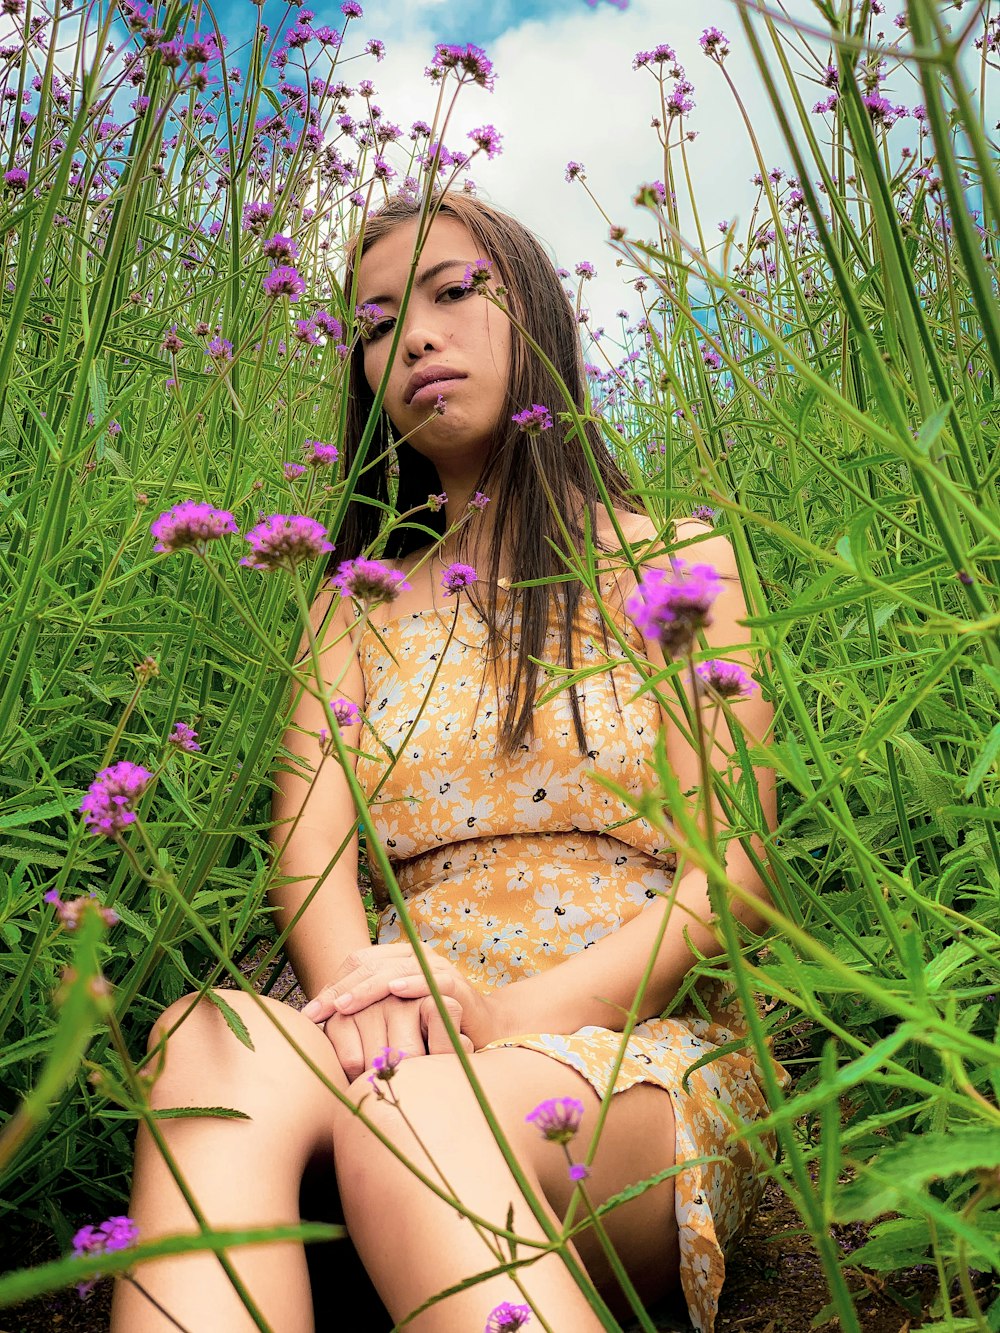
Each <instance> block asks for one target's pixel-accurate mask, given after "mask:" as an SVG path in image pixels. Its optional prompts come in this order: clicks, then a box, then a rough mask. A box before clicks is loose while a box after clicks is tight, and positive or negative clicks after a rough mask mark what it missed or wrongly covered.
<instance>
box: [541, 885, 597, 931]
mask: <svg viewBox="0 0 1000 1333" xmlns="http://www.w3.org/2000/svg"><path fill="white" fill-rule="evenodd" d="M534 897H535V902H536V903H538V906H539V908H540V909H541V910H540V911H538V912H536V913H535V917H534V919H535V923H536V925H538V926H539V927H540V928H541V929H542V930H561V931H564V932H565V931H572V930H574V929H575V928H576V927H577V926H582V925H583V924H584V923H585V922H587V921H589V920H590V913H589V912H588V911H587V910H586V909H585V908H583V907H580V906H578V905H577V904H576V903H575V902H574V901H573V890H572V889H561V888H560V887H559V885H558V884H545V885H543V886H542V887H541V888H539V889H536V890H535V894H534Z"/></svg>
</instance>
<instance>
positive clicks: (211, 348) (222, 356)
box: [205, 338, 233, 365]
mask: <svg viewBox="0 0 1000 1333" xmlns="http://www.w3.org/2000/svg"><path fill="white" fill-rule="evenodd" d="M205 355H206V356H210V357H211V358H212V360H213V361H218V362H219V363H220V364H221V365H224V364H225V363H226V362H227V361H232V359H233V344H232V343H231V342H230V341H229V339H228V338H213V339H212V341H211V342H210V343H209V344H208V346H207V347H206V348H205Z"/></svg>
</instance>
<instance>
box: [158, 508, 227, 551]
mask: <svg viewBox="0 0 1000 1333" xmlns="http://www.w3.org/2000/svg"><path fill="white" fill-rule="evenodd" d="M149 531H150V533H151V534H152V535H153V536H154V537H155V538H156V543H155V545H154V546H153V550H154V551H166V552H168V553H172V552H174V551H195V552H196V553H197V554H199V555H204V554H205V551H206V550H207V549H208V543H209V542H214V541H218V539H219V538H220V537H225V536H226V535H227V534H228V533H233V532H239V528H237V526H236V520H235V519H234V518H233V516H232V514H231V513H230V512H229V510H228V509H216V508H215V506H214V505H210V504H202V503H199V502H198V501H197V500H182V501H181V502H180V504H176V505H174V506H173V508H172V509H168V510H167V511H166V512H165V513H163V514H161V515H160V516H159V518H155V519H154V520H153V522H152V523H151V524H150V525H149Z"/></svg>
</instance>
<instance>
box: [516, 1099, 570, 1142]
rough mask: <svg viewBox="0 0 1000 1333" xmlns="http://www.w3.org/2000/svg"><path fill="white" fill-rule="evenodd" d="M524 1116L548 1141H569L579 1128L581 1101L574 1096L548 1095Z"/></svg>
mask: <svg viewBox="0 0 1000 1333" xmlns="http://www.w3.org/2000/svg"><path fill="white" fill-rule="evenodd" d="M524 1118H525V1120H526V1122H527V1123H528V1124H529V1125H535V1126H536V1127H537V1128H538V1130H539V1131H540V1132H541V1134H542V1137H543V1138H546V1139H548V1140H549V1141H550V1142H552V1143H569V1141H570V1139H572V1138H573V1137H574V1136H575V1135H576V1131H577V1130H578V1129H579V1128H580V1121H581V1120H582V1119H583V1102H581V1101H578V1100H577V1099H576V1098H575V1097H550V1098H549V1099H548V1100H547V1101H544V1102H539V1104H538V1105H537V1106H536V1107H535V1109H534V1110H533V1111H529V1112H528V1114H527V1115H526V1116H525V1117H524Z"/></svg>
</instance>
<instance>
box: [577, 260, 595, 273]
mask: <svg viewBox="0 0 1000 1333" xmlns="http://www.w3.org/2000/svg"><path fill="white" fill-rule="evenodd" d="M576 276H577V277H578V278H596V277H597V269H596V268H594V266H593V264H592V263H591V262H590V260H589V259H581V260H580V262H579V264H577V266H576Z"/></svg>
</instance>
